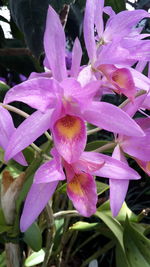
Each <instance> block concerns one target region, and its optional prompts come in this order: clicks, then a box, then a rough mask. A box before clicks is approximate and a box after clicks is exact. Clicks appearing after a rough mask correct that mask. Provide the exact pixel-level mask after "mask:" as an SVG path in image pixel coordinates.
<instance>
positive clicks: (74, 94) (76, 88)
mask: <svg viewBox="0 0 150 267" xmlns="http://www.w3.org/2000/svg"><path fill="white" fill-rule="evenodd" d="M61 86H62V87H63V88H64V95H65V98H66V99H71V98H75V99H76V100H77V102H78V103H79V104H80V110H82V109H84V108H85V107H87V105H88V104H89V103H91V101H92V99H93V97H94V96H95V94H96V93H97V91H98V90H99V89H100V86H101V81H92V82H89V83H88V84H86V85H85V86H84V87H83V88H82V87H81V85H80V83H79V82H78V81H76V80H75V79H73V78H69V79H66V80H64V81H63V82H62V83H61Z"/></svg>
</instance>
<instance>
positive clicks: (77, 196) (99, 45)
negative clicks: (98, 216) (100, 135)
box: [0, 0, 150, 231]
mask: <svg viewBox="0 0 150 267" xmlns="http://www.w3.org/2000/svg"><path fill="white" fill-rule="evenodd" d="M104 13H105V14H107V15H108V16H109V19H108V20H107V23H106V25H105V26H104V23H103V14H104ZM145 17H150V15H149V14H148V13H147V12H146V11H144V10H135V11H123V12H120V13H118V14H115V12H114V11H113V10H112V9H111V7H104V1H103V0H94V1H93V0H87V1H86V8H85V17H84V27H83V30H84V40H85V45H86V49H87V53H88V56H89V63H88V65H87V66H81V58H82V49H81V45H80V42H79V40H78V39H76V40H75V42H74V45H73V49H72V53H71V59H70V58H69V64H68V63H67V61H66V40H65V33H64V30H63V27H62V25H61V22H60V20H59V16H58V15H57V13H56V12H55V11H54V10H53V9H52V7H49V9H48V13H47V20H46V29H45V34H44V49H45V60H44V65H45V67H46V72H45V73H40V74H37V73H32V74H31V75H30V77H29V79H28V80H26V81H24V82H22V83H21V84H19V85H16V86H14V87H13V88H11V89H10V90H9V91H8V93H7V94H6V96H5V99H4V104H8V103H10V102H13V101H21V102H24V103H26V104H28V105H29V106H31V107H32V108H34V109H36V111H35V112H34V113H33V114H32V115H30V116H29V117H28V118H27V119H26V120H24V122H23V123H21V125H20V126H19V127H18V128H17V129H15V128H14V126H13V123H12V120H11V118H10V115H9V114H8V112H7V111H6V110H4V108H2V107H1V113H0V122H1V125H2V126H1V130H0V136H1V139H2V138H3V140H4V139H5V142H3V143H2V144H1V143H0V145H1V146H2V147H3V148H4V149H5V160H6V161H7V160H9V159H10V158H14V159H15V160H17V161H18V162H19V163H21V164H23V165H26V162H25V159H24V157H23V155H22V154H21V151H22V150H23V149H24V148H26V147H27V146H29V145H30V144H31V143H32V142H34V141H35V140H36V139H37V138H38V137H39V136H41V135H42V134H43V133H44V132H45V131H47V130H48V129H49V130H50V131H51V133H52V138H53V141H54V148H53V149H52V150H51V155H52V156H53V159H52V160H50V161H48V162H46V163H44V164H43V165H41V166H40V168H39V169H38V170H37V171H36V173H35V177H34V181H33V184H32V186H31V188H30V191H29V193H28V195H27V198H26V201H25V205H24V209H23V213H22V217H21V230H22V231H25V230H26V229H27V228H28V227H29V226H30V225H31V224H32V223H33V221H34V220H35V219H36V218H37V217H38V215H39V214H40V212H41V211H42V210H43V208H44V207H45V205H46V204H47V202H48V200H49V199H50V197H51V196H52V194H53V193H54V191H55V189H56V187H57V184H58V182H59V181H61V180H65V179H66V180H67V194H68V196H69V198H70V199H71V201H72V202H73V205H74V207H75V208H76V209H77V210H78V212H79V213H80V214H82V215H83V216H87V217H88V216H91V215H92V214H94V213H95V211H96V203H97V192H96V183H95V179H94V176H100V177H106V178H109V185H110V206H111V210H112V214H113V216H116V215H117V214H118V212H119V210H120V208H121V206H122V203H123V201H124V199H125V196H126V193H127V189H128V184H129V180H130V179H140V176H139V174H138V173H137V172H136V171H135V170H133V169H132V168H130V167H129V166H128V163H127V160H126V158H125V154H124V153H127V154H129V155H130V156H131V157H133V158H135V160H136V161H137V163H138V164H139V166H140V167H141V168H142V169H144V170H145V172H147V173H148V174H149V173H150V164H149V160H150V148H149V139H150V125H149V122H150V120H149V118H148V117H146V118H141V119H133V118H132V117H133V116H134V115H135V113H136V111H137V110H141V109H142V110H144V109H148V108H150V102H149V97H150V95H149V88H150V79H149V78H148V77H146V76H145V75H143V74H142V71H143V69H144V67H145V66H146V64H148V61H149V60H150V49H149V48H150V42H149V40H147V39H145V38H146V37H148V34H143V33H142V27H136V26H137V23H138V22H139V21H141V20H142V19H143V18H145ZM69 57H70V54H69ZM133 65H134V68H133ZM142 90H145V94H143V91H142ZM141 92H142V93H141ZM108 93H109V94H123V95H124V96H125V97H126V98H127V100H126V101H127V103H125V102H124V103H123V105H122V106H120V107H118V106H115V105H113V104H110V103H107V102H103V101H102V97H103V96H104V95H106V94H108ZM4 113H5V114H4ZM87 123H91V124H93V125H95V126H97V127H100V128H102V129H104V130H106V131H110V132H112V133H113V134H114V138H115V144H116V146H115V149H114V152H113V154H112V157H111V156H107V155H104V154H101V153H98V152H84V149H85V146H86V142H87V132H86V124H87ZM8 125H9V126H8ZM10 125H11V127H10ZM4 137H5V138H4ZM7 144H8V145H7ZM28 214H30V216H28Z"/></svg>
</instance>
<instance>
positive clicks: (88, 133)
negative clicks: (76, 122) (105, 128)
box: [87, 127, 102, 135]
mask: <svg viewBox="0 0 150 267" xmlns="http://www.w3.org/2000/svg"><path fill="white" fill-rule="evenodd" d="M101 130H102V129H101V128H99V127H97V128H94V129H92V130H89V131H87V135H90V134H94V133H97V132H99V131H101Z"/></svg>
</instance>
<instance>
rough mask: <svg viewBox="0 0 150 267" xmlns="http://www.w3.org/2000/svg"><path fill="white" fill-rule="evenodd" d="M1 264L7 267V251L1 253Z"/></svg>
mask: <svg viewBox="0 0 150 267" xmlns="http://www.w3.org/2000/svg"><path fill="white" fill-rule="evenodd" d="M0 266H1V267H6V253H5V252H3V253H1V254H0Z"/></svg>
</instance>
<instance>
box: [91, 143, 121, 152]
mask: <svg viewBox="0 0 150 267" xmlns="http://www.w3.org/2000/svg"><path fill="white" fill-rule="evenodd" d="M115 146H116V144H115V143H110V144H106V145H104V146H101V147H99V148H97V149H95V150H94V152H103V151H105V150H108V149H111V148H114V147H115Z"/></svg>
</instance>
